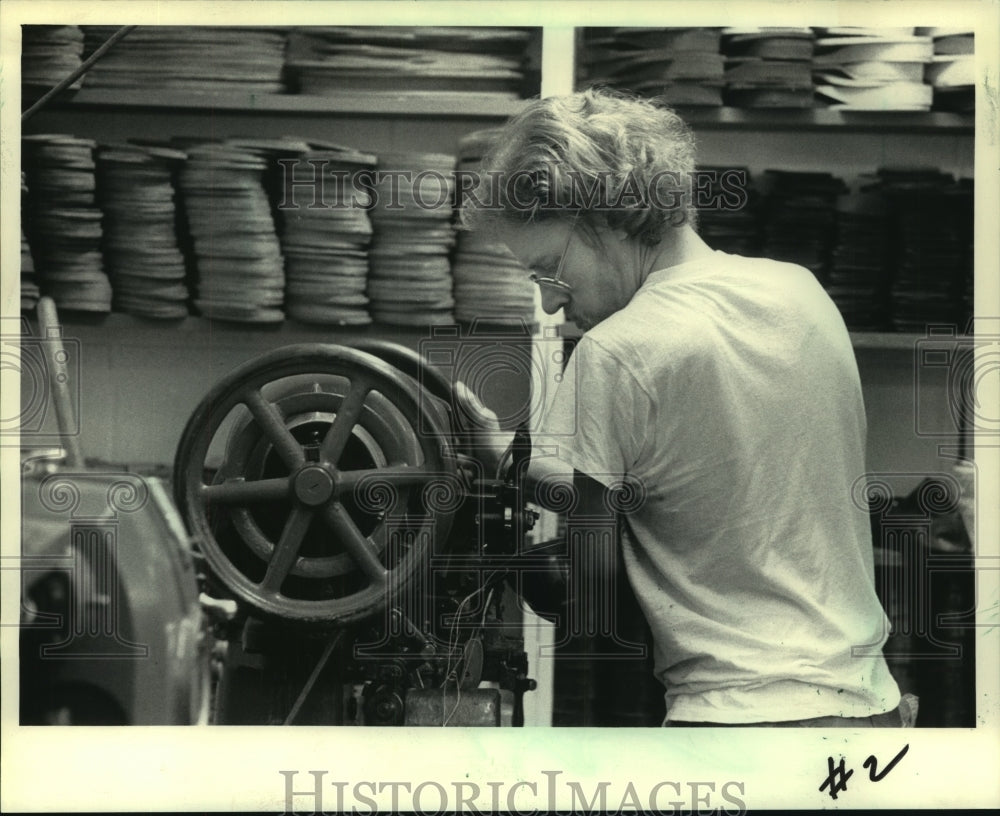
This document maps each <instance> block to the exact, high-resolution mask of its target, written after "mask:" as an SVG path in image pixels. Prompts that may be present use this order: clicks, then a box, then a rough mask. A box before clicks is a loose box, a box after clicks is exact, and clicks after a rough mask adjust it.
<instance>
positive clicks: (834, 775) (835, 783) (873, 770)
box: [819, 743, 910, 799]
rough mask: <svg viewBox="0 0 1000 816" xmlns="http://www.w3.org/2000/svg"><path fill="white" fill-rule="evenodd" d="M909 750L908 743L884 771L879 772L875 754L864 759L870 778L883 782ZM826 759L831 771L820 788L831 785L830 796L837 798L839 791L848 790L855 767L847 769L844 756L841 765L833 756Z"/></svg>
mask: <svg viewBox="0 0 1000 816" xmlns="http://www.w3.org/2000/svg"><path fill="white" fill-rule="evenodd" d="M909 750H910V744H909V743H907V744H906V745H904V746H903V750H902V751H900V752H899V753H898V754H896V756H895V757H894V758H893V760H892V761H891V762H890V763H889V764H888V765H886V766H885V770H883V771H882V773H879V772H878V760H877V759H876V758H875V755H874V754H872V755H871V756H869V757H868V759H866V760H865V761H864V765H863V767H865V768H867V769H868V778H869V779H870V780H871V781H872V782H881V781H882V780H883V779H885V777H886V776H887V775H888V774H889V771H891V770H892V769H893V768H895V767H896V765H897V764H898V763H899V760H901V759H902V758H903V757H904V756H906V752H907V751H909ZM826 759H827V764H828V766H829V772H828V774H827V777H826V779H825V780H824V781H823V784H822V785H820V786H819V789H820V791H823V790H826V789H827V787H829V788H830V790H829V791H828V792H829V794H830V798H831V799H836V798H837V794H838V793H840V792H842V791H846V790H847V780H848V779H850V778H851V776H852V774H853V773H854V769H853V768H852V769H847V767H846V765H845V763H846V761H847V760H846V759H845V758H844V757H841V758H840V764H839V765H834V764H833V757H827V758H826Z"/></svg>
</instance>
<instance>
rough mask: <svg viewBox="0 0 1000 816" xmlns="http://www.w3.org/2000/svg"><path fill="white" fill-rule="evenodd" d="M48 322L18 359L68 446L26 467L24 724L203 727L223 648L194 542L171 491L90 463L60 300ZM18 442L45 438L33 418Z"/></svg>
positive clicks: (47, 310)
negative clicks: (216, 641) (216, 640)
mask: <svg viewBox="0 0 1000 816" xmlns="http://www.w3.org/2000/svg"><path fill="white" fill-rule="evenodd" d="M38 317H39V328H40V334H39V335H32V334H31V332H30V327H29V326H28V325H27V323H26V322H25V323H24V326H23V327H22V337H21V338H20V349H19V351H20V353H19V354H18V355H17V356H16V357H14V356H11V357H10V358H9V359H10V360H11V361H12V362H13V361H16V363H15V364H16V365H18V367H19V368H20V369H21V373H22V377H23V382H24V383H26V384H28V385H33V386H34V390H33V391H32V392H31V393H29V394H28V395H27V396H28V401H29V405H30V404H32V403H36V404H37V405H38V413H45V412H47V411H49V410H51V409H54V413H55V414H56V417H57V421H58V426H59V435H60V438H61V440H62V445H61V446H60V447H55V448H29V449H26V450H23V451H22V456H21V552H20V558H19V566H20V574H21V609H20V620H19V630H20V631H19V675H20V688H19V709H20V722H21V724H22V725H192V724H205V723H207V722H208V719H209V710H210V704H209V703H210V677H211V675H210V665H211V664H210V656H211V649H212V636H211V631H210V630H209V629H208V628H207V626H206V625H205V624H206V619H205V617H204V616H203V614H202V608H201V604H200V602H199V600H200V599H199V589H198V582H197V576H196V568H195V560H194V554H193V553H192V551H191V547H190V538H189V536H188V535H187V532H186V531H185V529H184V525H183V523H182V521H181V519H180V516H179V515H178V514H177V510H176V508H175V507H174V504H173V502H172V501H171V500H170V497H169V490H168V488H167V487H166V486H165V485H164V484H163V483H161V482H160V480H159V479H157V478H155V477H149V476H143V475H141V474H138V473H135V472H132V471H129V470H128V469H125V468H113V467H95V466H93V465H92V464H90V463H88V462H87V461H86V460H85V459H84V456H83V452H82V450H81V448H80V443H79V439H78V437H77V435H76V433H75V431H76V429H77V424H76V418H75V407H74V402H73V400H72V398H71V395H70V387H71V386H70V383H71V382H73V381H74V376H75V374H76V373H77V372H76V371H74V365H75V364H78V362H79V361H78V359H77V357H76V355H75V353H74V352H73V348H72V344H69V343H65V342H64V341H63V338H62V333H61V329H60V327H59V325H58V320H57V316H56V310H55V305H54V303H53V302H52V300H51V299H49V298H42V299H41V300H40V301H39V304H38ZM5 357H6V354H5ZM5 362H6V360H5ZM22 395H24V392H22ZM25 416H32V414H30V413H28V414H26V415H25ZM20 430H21V433H22V435H23V436H22V438H28V439H31V438H32V432H34V431H37V428H32V427H30V426H28V425H27V424H26V423H25V422H24V418H23V417H22V425H21V428H20Z"/></svg>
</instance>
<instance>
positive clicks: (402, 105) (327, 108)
mask: <svg viewBox="0 0 1000 816" xmlns="http://www.w3.org/2000/svg"><path fill="white" fill-rule="evenodd" d="M523 106H524V100H521V99H504V98H502V97H498V96H495V95H491V94H477V93H446V92H441V93H437V92H435V93H428V94H417V93H413V94H406V93H400V94H382V93H379V94H363V93H340V94H336V95H331V96H306V95H302V94H255V93H234V92H227V93H192V92H189V91H148V90H129V89H123V90H118V89H108V88H98V89H92V90H88V89H86V88H84V89H82V90H80V91H78V92H77V93H76V94H74V95H72V96H71V97H67V98H66V99H64V100H63V101H61V102H60V103H58V104H57V105H53V108H54V109H58V110H62V111H76V110H80V111H82V110H87V111H90V110H96V109H102V110H114V111H119V112H124V111H129V110H135V111H139V110H160V111H162V110H177V111H226V112H229V113H245V114H251V115H260V114H264V115H296V116H329V115H331V114H336V115H338V116H360V117H373V116H375V117H378V116H391V117H394V118H395V117H437V118H440V117H445V118H493V119H498V120H502V119H506V118H508V117H510V116H512V115H513V114H515V113H517V112H518V111H519V110H521V108H522V107H523Z"/></svg>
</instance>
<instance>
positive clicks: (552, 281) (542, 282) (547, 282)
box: [528, 221, 576, 293]
mask: <svg viewBox="0 0 1000 816" xmlns="http://www.w3.org/2000/svg"><path fill="white" fill-rule="evenodd" d="M574 232H576V221H574V222H573V226H572V227H570V230H569V235H567V236H566V245H565V246H564V247H563V251H562V255H560V256H559V263H558V265H557V266H556V274H555V275H554V276H548V275H539V274H538V273H537V272H532V273H531V274H530V275H529V276H528V277H529V278H530V279H531V282H532V283H537V284H538V285H539V286H540V287H543V286H550V287H552V288H553V289H558V290H559V291H561V292H567V293H572V291H573V287H572V286H570V285H569V284H568V283H566V281H564V280H560V278H561V277H562V271H563V265H564V264H565V263H566V253H567V252H568V251H569V243H570V241H572V240H573V233H574Z"/></svg>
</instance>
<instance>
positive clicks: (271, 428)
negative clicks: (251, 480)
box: [243, 388, 306, 469]
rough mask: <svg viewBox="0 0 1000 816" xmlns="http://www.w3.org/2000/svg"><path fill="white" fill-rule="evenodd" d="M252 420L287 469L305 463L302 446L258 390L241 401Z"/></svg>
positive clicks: (278, 413) (275, 407) (277, 411)
mask: <svg viewBox="0 0 1000 816" xmlns="http://www.w3.org/2000/svg"><path fill="white" fill-rule="evenodd" d="M243 402H244V403H246V406H247V408H249V409H250V413H251V414H253V418H254V419H256V420H257V422H258V424H259V425H260V426H261V428H262V429H263V431H264V435H265V436H266V437H267V438H268V439H269V440H270V441H271V444H272V445H274V449H275V450H276V451H277V452H278V455H279V456H280V457H281V461H282V462H284V463H285V464H286V465H287V466H288V468H289V469H291V468H295V467H298V466H299V465H301V464H302V463H303V462H304V461H305V458H306V457H305V453H303V452H302V446H301V445H300V444H299V443H298V442H297V441H296V440H295V437H294V436H292V434H291V432H290V431H289V430H288V428H286V427H285V418H284V417H283V416H282V415H281V411H279V410H278V407H277V406H276V405H275V404H274V403H273V402H269V401H268V400H266V399H264V395H263V394H262V393H261V392H260V389H257V388H255V389H252V390H251V391H248V392H247V393H246V395H245V397H244V399H243Z"/></svg>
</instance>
